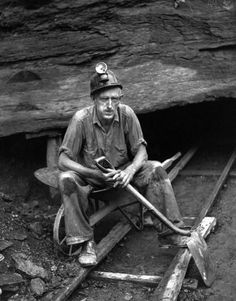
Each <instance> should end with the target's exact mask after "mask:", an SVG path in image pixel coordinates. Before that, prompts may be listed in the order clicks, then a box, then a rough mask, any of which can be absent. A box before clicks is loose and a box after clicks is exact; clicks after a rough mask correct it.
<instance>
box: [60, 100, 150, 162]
mask: <svg viewBox="0 0 236 301" xmlns="http://www.w3.org/2000/svg"><path fill="white" fill-rule="evenodd" d="M141 144H144V145H146V141H145V140H144V138H143V133H142V129H141V126H140V123H139V121H138V118H137V116H136V115H135V113H134V111H133V110H132V109H131V108H130V107H129V106H127V105H124V104H119V105H118V107H117V111H116V114H115V117H114V119H113V122H112V124H111V127H110V129H109V131H108V132H106V131H105V129H104V128H103V126H102V125H101V123H100V121H99V119H98V117H97V114H96V108H95V106H94V105H93V106H90V107H87V108H84V109H82V110H79V111H77V112H76V113H75V115H74V116H73V117H72V119H71V121H70V124H69V126H68V128H67V131H66V134H65V136H64V140H63V142H62V145H61V147H60V149H59V153H62V152H64V153H65V154H66V155H67V156H68V157H69V158H70V159H71V160H73V161H76V162H78V163H80V164H82V165H84V166H86V167H89V168H95V164H94V159H96V158H98V157H101V156H105V157H106V158H107V159H108V160H109V161H110V162H111V163H112V165H113V166H114V167H115V168H117V167H119V166H121V165H124V164H126V163H127V162H129V161H130V160H132V157H134V156H135V155H136V153H137V150H138V148H139V146H140V145H141Z"/></svg>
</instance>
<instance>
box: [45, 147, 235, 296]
mask: <svg viewBox="0 0 236 301" xmlns="http://www.w3.org/2000/svg"><path fill="white" fill-rule="evenodd" d="M198 151H199V146H194V147H192V148H191V149H189V151H188V152H187V153H186V154H184V155H183V156H182V158H181V159H180V160H179V161H178V162H177V164H176V165H175V166H174V168H172V169H171V171H170V172H169V178H170V179H171V181H174V179H175V178H176V177H177V176H178V174H182V175H190V176H195V175H196V176H201V175H203V176H217V177H218V178H217V181H216V183H215V185H214V187H213V189H212V190H211V193H210V194H209V196H208V198H207V199H206V201H205V203H204V205H203V206H202V209H201V211H200V213H199V215H198V216H197V217H196V219H194V227H195V228H197V229H198V230H199V231H200V232H201V234H202V236H203V237H207V235H209V234H210V232H211V230H212V229H213V228H214V227H215V224H216V219H215V218H214V217H207V214H208V213H209V211H210V210H211V208H212V206H213V205H214V202H215V200H216V198H217V196H218V194H219V192H220V191H221V189H222V187H223V185H224V183H225V181H226V180H227V177H228V176H229V174H230V173H231V175H234V173H233V172H231V168H232V166H233V164H234V162H235V159H236V149H234V150H232V152H231V154H230V155H229V158H228V160H227V163H226V164H225V166H224V168H223V169H222V171H221V172H219V170H217V171H216V170H214V169H213V170H212V173H211V169H208V170H207V171H206V170H203V173H202V174H201V171H199V170H197V171H196V170H195V173H194V170H191V172H190V171H189V170H187V169H186V170H184V167H185V166H186V165H187V164H188V163H189V162H190V160H191V159H192V158H193V157H194V156H196V153H197V152H198ZM133 221H134V222H135V218H133ZM131 228H132V226H131V224H130V223H128V222H119V223H118V224H116V225H115V226H114V227H113V228H112V229H111V231H110V232H109V233H108V234H107V236H106V237H104V238H103V239H102V240H101V241H100V242H99V244H98V246H97V250H98V251H97V253H98V261H99V262H101V261H102V260H103V259H104V258H105V257H106V256H107V255H108V254H109V252H110V251H111V250H112V248H114V247H115V246H116V245H117V243H118V242H119V241H120V240H122V238H124V236H126V235H127V234H128V233H129V231H130V230H131ZM190 259H191V254H190V252H189V250H188V249H187V248H186V249H185V248H183V249H179V251H178V252H177V253H176V255H175V256H174V258H173V260H172V261H171V262H170V265H169V267H168V268H167V269H166V271H165V273H164V275H161V276H156V278H155V277H154V276H147V275H138V276H137V275H132V274H122V273H112V272H111V273H104V272H100V271H95V272H92V270H93V268H80V270H79V273H78V275H77V276H76V277H75V278H73V279H72V280H71V282H70V283H69V284H68V285H67V286H65V287H63V288H62V289H61V290H59V291H57V292H56V294H55V295H54V296H53V297H52V299H51V300H53V301H64V300H67V299H68V297H69V296H70V295H71V294H72V292H73V291H74V290H76V288H77V287H78V286H79V285H80V284H81V282H82V281H83V280H84V279H85V278H86V277H87V276H88V275H90V277H93V278H94V279H99V280H113V281H128V282H134V283H139V284H140V285H141V284H144V285H145V284H147V283H149V285H150V284H152V285H154V286H156V288H155V290H154V292H153V295H152V301H154V300H155V301H156V300H163V301H164V300H165V301H167V300H169V301H175V300H177V298H178V295H179V292H180V290H181V287H182V285H183V283H184V278H185V275H186V271H187V268H188V265H189V262H190ZM148 277H149V278H148ZM153 277H154V278H153Z"/></svg>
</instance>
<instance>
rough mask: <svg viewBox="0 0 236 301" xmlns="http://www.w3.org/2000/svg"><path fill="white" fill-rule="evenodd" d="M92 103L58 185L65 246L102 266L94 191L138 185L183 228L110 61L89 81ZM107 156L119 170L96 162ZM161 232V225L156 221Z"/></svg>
mask: <svg viewBox="0 0 236 301" xmlns="http://www.w3.org/2000/svg"><path fill="white" fill-rule="evenodd" d="M90 95H91V99H92V104H91V106H89V107H86V108H84V109H82V110H79V111H77V112H76V113H75V114H74V116H73V117H72V119H71V121H70V124H69V126H68V128H67V131H66V134H65V136H64V140H63V142H62V145H61V147H60V149H59V168H60V170H61V171H62V172H61V173H60V176H59V187H60V192H61V195H62V200H63V204H64V210H65V227H66V242H67V244H68V245H72V244H81V246H82V251H81V253H80V255H79V262H80V264H81V265H82V266H92V265H95V264H96V263H97V257H96V251H95V247H96V246H95V243H94V240H93V229H92V227H91V226H90V224H89V222H88V216H87V209H88V196H89V193H90V192H91V189H92V188H105V187H116V186H118V187H125V186H127V185H128V184H129V183H131V184H132V185H134V186H135V187H136V188H137V189H138V190H139V191H140V192H141V193H142V194H143V195H144V197H146V198H147V200H149V201H150V202H151V203H152V204H153V205H154V206H155V207H156V208H158V209H159V210H160V211H161V212H162V213H163V214H164V215H165V216H166V217H167V218H168V219H169V220H170V221H172V222H173V223H174V224H175V225H176V226H177V227H182V226H184V223H183V220H182V217H181V214H180V211H179V208H178V205H177V202H176V199H175V195H174V192H173V189H172V186H171V183H170V180H169V179H168V176H167V174H166V172H165V170H164V169H163V168H162V166H161V163H159V162H157V161H148V155H147V150H146V146H147V142H146V141H145V139H144V137H143V133H142V129H141V126H140V123H139V121H138V118H137V116H136V115H135V113H134V111H133V110H132V109H131V108H130V107H129V106H127V105H125V104H123V103H121V100H122V97H123V94H122V85H121V83H120V82H119V81H118V79H117V77H116V76H115V74H114V73H113V72H112V71H111V70H107V66H106V64H105V63H99V64H97V65H96V73H95V74H94V76H92V78H91V80H90ZM101 156H105V157H106V158H107V159H108V160H109V161H110V162H111V164H112V165H113V166H114V167H115V168H116V170H110V172H108V173H103V172H102V171H100V170H99V169H98V168H97V167H96V165H95V159H96V158H98V157H101ZM154 223H156V228H157V229H158V230H160V222H159V221H158V219H155V220H154Z"/></svg>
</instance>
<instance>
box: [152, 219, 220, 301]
mask: <svg viewBox="0 0 236 301" xmlns="http://www.w3.org/2000/svg"><path fill="white" fill-rule="evenodd" d="M215 225H216V218H215V217H205V218H204V219H203V220H202V222H201V223H200V225H199V226H198V227H197V231H199V232H200V234H201V235H202V236H203V237H204V238H205V237H207V236H208V234H209V233H210V231H211V230H212V229H213V228H214V227H215ZM191 257H192V256H191V254H190V252H189V250H188V249H185V248H184V249H180V250H179V252H178V253H177V255H176V256H175V257H174V259H173V261H172V262H171V264H170V266H169V267H168V269H167V271H166V273H165V275H164V277H163V278H162V280H161V282H160V283H159V285H158V287H157V288H156V290H155V291H154V294H153V297H152V301H164V300H165V301H175V300H177V297H178V294H179V292H180V289H181V286H182V283H183V280H184V277H185V274H186V271H187V268H188V264H189V261H190V259H191Z"/></svg>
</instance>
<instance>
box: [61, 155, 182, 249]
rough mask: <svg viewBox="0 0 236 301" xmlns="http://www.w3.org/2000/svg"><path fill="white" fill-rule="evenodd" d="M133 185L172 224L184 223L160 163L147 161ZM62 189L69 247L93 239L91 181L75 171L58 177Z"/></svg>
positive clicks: (135, 177)
mask: <svg viewBox="0 0 236 301" xmlns="http://www.w3.org/2000/svg"><path fill="white" fill-rule="evenodd" d="M131 184H132V185H134V186H135V187H136V188H137V189H138V190H139V191H140V193H142V194H143V195H144V197H145V198H146V199H147V200H148V201H149V202H151V203H152V204H153V205H154V206H155V207H156V208H157V209H158V210H159V211H161V212H162V213H163V214H164V215H165V216H166V217H167V218H168V219H169V220H170V221H172V222H176V223H177V222H181V221H182V217H181V214H180V212H179V208H178V205H177V202H176V199H175V195H174V192H173V188H172V186H171V183H170V180H169V179H168V176H167V173H166V172H165V170H164V169H163V168H162V166H161V164H160V163H159V162H157V161H147V162H146V163H145V164H144V165H143V167H142V168H140V170H139V171H138V172H137V173H136V174H135V176H134V178H133V181H132V183H131ZM59 188H60V192H61V196H62V201H63V204H64V210H65V230H66V242H67V244H68V245H71V244H76V243H83V242H85V241H87V240H89V239H91V238H93V229H92V227H91V226H90V225H89V218H88V216H87V213H86V211H87V209H88V196H89V193H90V192H91V190H92V188H93V185H92V183H91V182H90V181H89V179H81V177H80V176H79V175H78V174H76V173H75V172H73V171H66V172H61V173H60V175H59ZM96 188H98V187H96ZM99 188H102V187H99ZM103 188H104V187H103ZM157 221H158V220H157Z"/></svg>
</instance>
